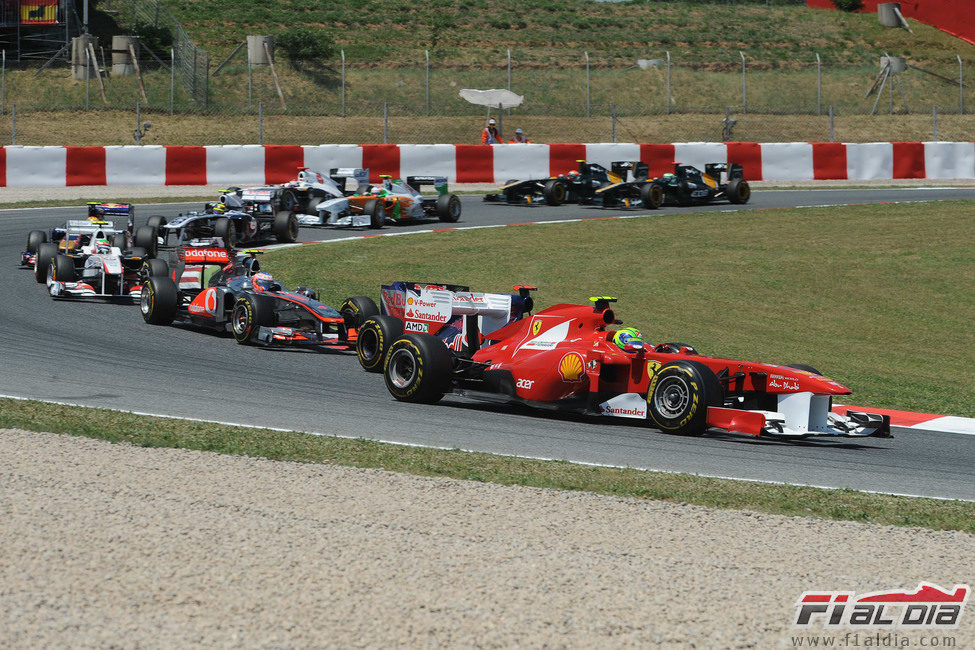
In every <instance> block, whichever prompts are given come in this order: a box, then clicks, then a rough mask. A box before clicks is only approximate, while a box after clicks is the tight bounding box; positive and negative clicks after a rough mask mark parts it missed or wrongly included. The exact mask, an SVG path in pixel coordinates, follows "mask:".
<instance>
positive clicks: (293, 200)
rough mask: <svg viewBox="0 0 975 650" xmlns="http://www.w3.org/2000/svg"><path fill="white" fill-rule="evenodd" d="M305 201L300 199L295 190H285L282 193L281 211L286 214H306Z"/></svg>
mask: <svg viewBox="0 0 975 650" xmlns="http://www.w3.org/2000/svg"><path fill="white" fill-rule="evenodd" d="M302 204H303V201H302V200H301V199H300V198H299V197H298V193H297V192H295V191H294V190H284V191H283V192H281V199H280V206H281V211H284V212H300V213H302V214H305V212H306V210H305V208H306V206H304V205H302Z"/></svg>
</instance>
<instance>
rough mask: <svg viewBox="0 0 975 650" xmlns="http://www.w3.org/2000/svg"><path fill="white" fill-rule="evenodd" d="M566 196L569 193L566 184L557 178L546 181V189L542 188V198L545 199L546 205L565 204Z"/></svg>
mask: <svg viewBox="0 0 975 650" xmlns="http://www.w3.org/2000/svg"><path fill="white" fill-rule="evenodd" d="M566 194H567V191H566V187H565V183H563V182H562V181H560V180H558V179H557V178H553V179H552V180H550V181H546V183H545V187H543V188H542V196H543V197H545V203H547V204H548V205H559V204H561V203H564V202H565V195H566Z"/></svg>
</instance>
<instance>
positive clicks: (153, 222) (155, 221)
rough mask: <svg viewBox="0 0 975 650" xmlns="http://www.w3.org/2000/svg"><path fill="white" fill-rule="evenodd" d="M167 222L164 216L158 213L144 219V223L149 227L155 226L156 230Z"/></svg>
mask: <svg viewBox="0 0 975 650" xmlns="http://www.w3.org/2000/svg"><path fill="white" fill-rule="evenodd" d="M167 223H168V222H167V221H166V217H164V216H162V215H158V214H156V215H153V216H151V217H149V218H148V219H146V225H147V226H149V227H150V228H155V229H156V230H159V229H160V228H162V227H163V226H165V225H166V224H167Z"/></svg>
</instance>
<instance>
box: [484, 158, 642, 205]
mask: <svg viewBox="0 0 975 650" xmlns="http://www.w3.org/2000/svg"><path fill="white" fill-rule="evenodd" d="M576 162H577V163H578V164H579V168H578V169H575V170H572V171H569V172H566V173H564V174H559V175H558V176H552V177H551V178H548V179H540V180H526V181H508V182H507V183H506V184H505V185H502V186H501V187H500V188H499V192H498V193H497V194H488V195H487V196H485V197H484V200H485V201H491V202H505V203H527V204H531V203H537V202H539V201H540V200H544V201H545V203H546V204H547V205H561V204H562V203H581V204H597V205H602V206H604V207H635V206H638V205H639V202H640V188H641V187H642V186H643V185H644V184H645V183H646V182H647V181H648V180H649V174H650V171H649V170H650V168H649V166H648V165H647V163H644V162H640V161H617V162H613V163H610V168H609V169H606V168H605V167H603V166H602V165H600V164H598V163H591V162H586V161H585V160H577V161H576Z"/></svg>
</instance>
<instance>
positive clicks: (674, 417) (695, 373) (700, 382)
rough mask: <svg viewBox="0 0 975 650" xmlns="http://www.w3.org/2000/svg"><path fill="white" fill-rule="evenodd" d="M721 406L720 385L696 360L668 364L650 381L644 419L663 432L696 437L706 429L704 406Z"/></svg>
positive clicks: (715, 377) (706, 413) (706, 415)
mask: <svg viewBox="0 0 975 650" xmlns="http://www.w3.org/2000/svg"><path fill="white" fill-rule="evenodd" d="M723 403H724V396H723V393H722V389H721V383H720V382H719V381H718V378H717V376H716V375H715V374H714V372H713V371H712V370H711V369H710V368H708V367H707V366H706V365H704V364H703V363H700V362H699V361H685V360H680V361H671V362H670V363H667V364H664V365H663V366H661V367H660V368H659V369H658V370H657V372H656V373H654V375H653V378H652V379H651V380H650V385H649V387H648V389H647V419H648V422H649V423H650V424H651V425H652V426H654V427H657V428H658V429H660V430H661V431H663V432H665V433H676V434H678V435H682V436H700V435H702V434H704V433H705V432H706V431H707V429H708V425H707V417H708V407H709V406H721V405H722V404H723Z"/></svg>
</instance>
